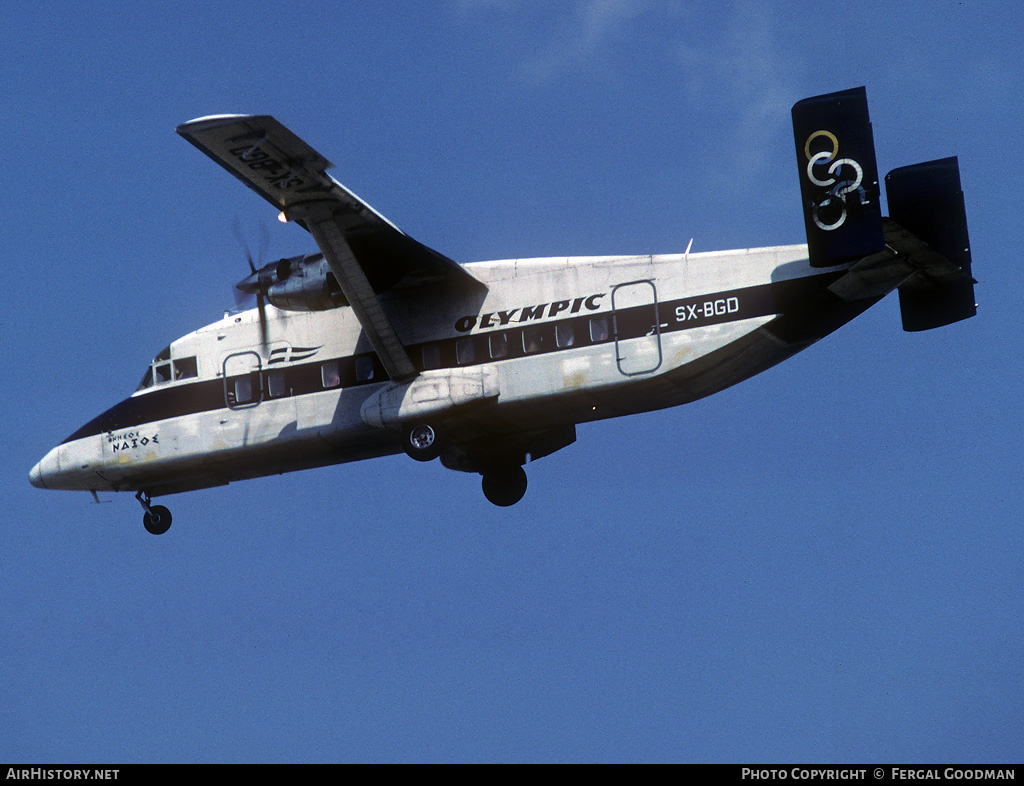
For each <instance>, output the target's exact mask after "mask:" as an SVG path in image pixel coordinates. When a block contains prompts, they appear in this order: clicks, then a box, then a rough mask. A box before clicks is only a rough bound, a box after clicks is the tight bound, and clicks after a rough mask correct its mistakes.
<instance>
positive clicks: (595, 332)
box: [590, 316, 608, 342]
mask: <svg viewBox="0 0 1024 786" xmlns="http://www.w3.org/2000/svg"><path fill="white" fill-rule="evenodd" d="M590 340H591V341H595V342H597V341H607V340H608V317H607V316H600V317H591V318H590Z"/></svg>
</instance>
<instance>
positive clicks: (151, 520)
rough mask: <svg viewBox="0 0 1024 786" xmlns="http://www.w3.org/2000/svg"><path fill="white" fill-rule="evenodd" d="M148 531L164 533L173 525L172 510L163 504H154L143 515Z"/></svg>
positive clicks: (144, 524)
mask: <svg viewBox="0 0 1024 786" xmlns="http://www.w3.org/2000/svg"><path fill="white" fill-rule="evenodd" d="M142 525H143V526H144V527H145V528H146V531H147V532H151V533H152V534H154V535H163V534H164V533H165V532H167V530H168V529H170V527H171V511H169V510H168V509H167V508H165V507H164V506H163V505H153V506H152V507H151V508H150V509H149V510H147V511H146V513H145V515H143V517H142Z"/></svg>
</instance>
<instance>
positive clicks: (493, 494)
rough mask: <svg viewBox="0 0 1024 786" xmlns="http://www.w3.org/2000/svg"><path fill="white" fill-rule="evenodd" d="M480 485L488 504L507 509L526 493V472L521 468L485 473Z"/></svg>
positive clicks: (507, 468)
mask: <svg viewBox="0 0 1024 786" xmlns="http://www.w3.org/2000/svg"><path fill="white" fill-rule="evenodd" d="M481 485H482V486H483V489H484V496H485V497H487V499H488V501H489V502H491V503H493V504H495V505H497V506H498V507H501V508H507V507H508V506H509V505H515V504H516V503H517V502H519V500H521V499H522V498H523V495H524V494H525V493H526V472H525V471H524V470H523V468H522V467H505V468H503V469H500V470H492V471H490V472H485V473H484V477H483V482H482V483H481Z"/></svg>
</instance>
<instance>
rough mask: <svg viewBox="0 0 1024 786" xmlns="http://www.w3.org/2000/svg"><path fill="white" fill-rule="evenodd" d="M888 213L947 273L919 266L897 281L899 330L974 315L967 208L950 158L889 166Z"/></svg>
mask: <svg viewBox="0 0 1024 786" xmlns="http://www.w3.org/2000/svg"><path fill="white" fill-rule="evenodd" d="M885 190H886V195H887V197H888V201H889V214H890V216H891V217H892V219H893V220H894V221H896V222H897V223H898V224H899V225H900V226H902V227H903V228H904V229H906V230H907V231H908V232H910V233H912V234H913V235H914V236H915V237H916V238H918V240H920V241H922V242H923V243H925V244H927V246H928V248H929V249H930V250H931V251H932V252H934V253H937V254H939V255H941V256H942V257H944V258H945V260H946V261H947V263H948V264H947V269H951V270H952V271H953V273H954V274H953V275H952V276H951V275H949V274H948V273H947V274H946V275H938V272H939V270H938V269H936V270H935V272H934V273H933V272H932V271H931V270H922V271H920V272H919V273H917V274H916V275H914V276H913V277H911V278H909V279H907V281H905V282H904V283H903V284H902V285H900V288H899V293H900V313H901V314H902V318H903V329H904V330H908V331H918V330H930V329H932V328H936V327H941V326H943V325H949V324H952V323H953V322H959V321H960V320H962V319H967V318H969V317H973V316H974V315H975V314H976V313H977V306H976V304H975V300H974V279H973V278H972V277H971V247H970V241H969V240H968V237H967V212H966V209H965V207H964V193H963V190H962V189H961V187H960V167H959V164H958V162H957V159H956V158H955V157H952V158H943V159H939V160H937V161H927V162H924V163H921V164H913V165H911V166H905V167H900V168H899V169H894V170H893V171H892V172H890V173H889V174H888V175H886V177H885Z"/></svg>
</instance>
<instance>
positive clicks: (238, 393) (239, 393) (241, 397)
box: [235, 375, 252, 404]
mask: <svg viewBox="0 0 1024 786" xmlns="http://www.w3.org/2000/svg"><path fill="white" fill-rule="evenodd" d="M250 401H252V377H250V376H248V375H246V376H244V377H238V378H237V379H235V403H236V404H248V403H249V402H250Z"/></svg>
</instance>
